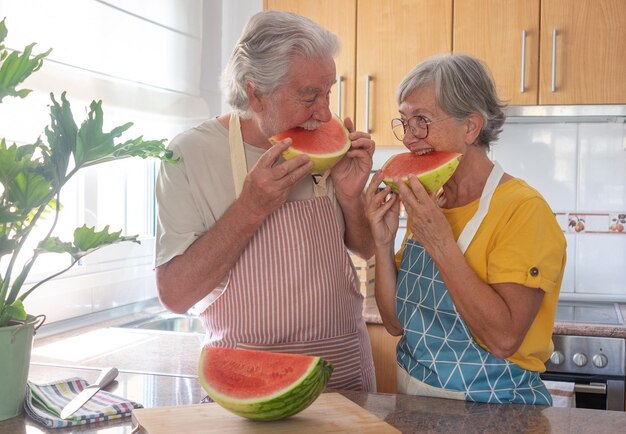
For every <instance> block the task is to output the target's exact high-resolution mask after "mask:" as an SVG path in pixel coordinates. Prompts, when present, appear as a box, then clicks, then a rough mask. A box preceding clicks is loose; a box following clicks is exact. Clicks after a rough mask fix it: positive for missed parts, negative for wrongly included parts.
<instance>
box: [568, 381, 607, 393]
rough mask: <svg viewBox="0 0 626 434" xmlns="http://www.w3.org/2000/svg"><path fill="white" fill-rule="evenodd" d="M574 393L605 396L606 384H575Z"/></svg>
mask: <svg viewBox="0 0 626 434" xmlns="http://www.w3.org/2000/svg"><path fill="white" fill-rule="evenodd" d="M574 392H575V393H593V394H596V395H606V384H603V383H590V384H575V385H574Z"/></svg>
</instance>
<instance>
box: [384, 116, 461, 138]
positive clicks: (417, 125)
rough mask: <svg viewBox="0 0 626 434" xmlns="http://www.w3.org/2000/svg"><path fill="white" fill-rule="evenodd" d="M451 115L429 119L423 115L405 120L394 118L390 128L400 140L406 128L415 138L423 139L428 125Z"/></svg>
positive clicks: (426, 133) (426, 134)
mask: <svg viewBox="0 0 626 434" xmlns="http://www.w3.org/2000/svg"><path fill="white" fill-rule="evenodd" d="M451 117H452V116H448V117H447V118H441V119H436V120H430V119H428V118H425V117H424V116H413V117H411V118H409V119H408V120H406V121H405V120H404V119H398V118H395V119H392V120H391V130H392V131H393V135H394V136H396V139H398V140H400V141H403V140H404V136H405V135H406V131H407V129H408V130H410V131H411V134H413V135H414V136H415V138H416V139H425V138H426V137H428V126H429V125H430V124H432V123H433V122H439V121H445V120H446V119H450V118H451Z"/></svg>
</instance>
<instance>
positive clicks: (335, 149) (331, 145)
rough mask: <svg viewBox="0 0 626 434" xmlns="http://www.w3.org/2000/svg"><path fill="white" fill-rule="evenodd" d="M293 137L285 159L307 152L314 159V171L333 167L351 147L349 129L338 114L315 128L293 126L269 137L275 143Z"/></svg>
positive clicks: (323, 170) (322, 170)
mask: <svg viewBox="0 0 626 434" xmlns="http://www.w3.org/2000/svg"><path fill="white" fill-rule="evenodd" d="M287 137H291V140H292V145H291V146H290V147H289V148H288V149H287V150H286V151H285V152H283V157H284V158H285V160H289V159H291V158H294V157H296V156H298V155H301V154H305V155H307V156H308V157H309V158H310V159H311V161H313V165H314V167H313V169H311V172H312V173H323V172H325V171H326V170H328V169H330V168H332V167H333V166H334V165H335V164H337V162H338V161H339V160H341V158H342V157H343V156H344V155H345V154H346V152H348V150H349V149H350V145H351V142H350V138H349V131H348V129H347V128H346V127H345V126H344V124H343V122H341V119H339V118H338V117H337V116H333V118H332V119H331V120H330V121H328V122H324V123H322V124H321V125H320V126H319V127H318V128H316V129H314V130H307V129H305V128H300V127H296V128H291V129H289V130H287V131H283V132H282V133H278V134H276V135H274V136H272V137H270V138H269V141H270V143H272V144H273V145H274V144H276V142H278V141H280V140H284V139H286V138H287Z"/></svg>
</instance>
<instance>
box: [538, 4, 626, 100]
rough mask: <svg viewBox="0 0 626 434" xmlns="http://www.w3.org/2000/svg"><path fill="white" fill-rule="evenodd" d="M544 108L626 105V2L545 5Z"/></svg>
mask: <svg viewBox="0 0 626 434" xmlns="http://www.w3.org/2000/svg"><path fill="white" fill-rule="evenodd" d="M540 50H541V61H540V63H539V68H540V84H539V89H540V93H539V104H624V103H626V84H625V78H626V56H625V55H624V54H625V53H626V1H624V0H542V2H541V47H540Z"/></svg>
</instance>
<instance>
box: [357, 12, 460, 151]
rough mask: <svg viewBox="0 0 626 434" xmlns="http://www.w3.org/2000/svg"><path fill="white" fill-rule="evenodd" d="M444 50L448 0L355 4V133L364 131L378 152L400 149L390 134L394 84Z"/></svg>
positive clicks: (447, 37) (448, 25)
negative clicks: (390, 148) (368, 134)
mask: <svg viewBox="0 0 626 434" xmlns="http://www.w3.org/2000/svg"><path fill="white" fill-rule="evenodd" d="M450 51H452V0H387V1H380V0H358V4H357V62H356V64H357V90H356V95H357V96H356V104H357V105H356V116H357V124H356V126H357V129H359V130H362V131H365V130H366V129H369V131H370V132H371V134H372V137H373V139H374V140H375V141H376V146H378V147H380V146H391V145H395V146H398V145H400V146H401V143H400V142H399V141H398V140H397V139H396V138H395V137H394V136H393V133H392V132H391V119H393V118H395V117H398V104H397V103H396V97H395V94H396V88H397V86H398V84H399V83H400V80H401V79H402V78H403V77H404V76H405V75H406V74H407V73H408V72H409V71H410V70H411V69H412V68H413V67H414V66H415V65H416V64H417V63H418V62H419V61H420V60H423V59H424V58H425V57H428V56H430V55H433V54H438V53H449V52H450ZM368 77H369V78H368Z"/></svg>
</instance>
